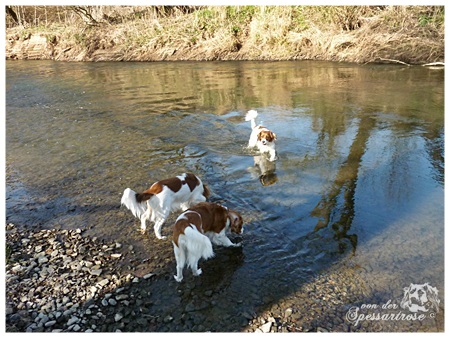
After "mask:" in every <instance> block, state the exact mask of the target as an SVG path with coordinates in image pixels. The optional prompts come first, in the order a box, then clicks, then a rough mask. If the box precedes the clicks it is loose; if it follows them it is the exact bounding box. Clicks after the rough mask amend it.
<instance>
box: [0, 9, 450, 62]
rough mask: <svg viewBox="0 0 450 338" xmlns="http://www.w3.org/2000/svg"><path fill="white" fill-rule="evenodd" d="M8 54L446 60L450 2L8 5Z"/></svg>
mask: <svg viewBox="0 0 450 338" xmlns="http://www.w3.org/2000/svg"><path fill="white" fill-rule="evenodd" d="M6 23H7V29H6V32H7V34H6V39H7V41H6V57H7V58H9V59H53V60H66V61H160V60H303V59H309V60H330V61H345V62H357V63H367V62H382V61H397V62H403V63H408V64H421V63H422V64H423V63H429V62H444V7H443V6H6Z"/></svg>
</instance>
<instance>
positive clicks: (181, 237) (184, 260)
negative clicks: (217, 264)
mask: <svg viewBox="0 0 450 338" xmlns="http://www.w3.org/2000/svg"><path fill="white" fill-rule="evenodd" d="M242 226H243V220H242V216H241V215H240V214H239V213H237V212H236V211H233V210H230V209H228V208H227V207H224V206H222V205H220V204H217V203H209V202H204V203H199V204H196V205H195V206H193V207H192V208H190V209H189V210H186V211H185V212H184V213H182V214H181V215H180V216H179V217H178V218H177V221H176V223H175V226H174V228H173V241H172V243H173V251H174V254H175V259H176V261H177V274H176V275H175V276H174V278H175V280H176V281H177V282H181V281H182V280H183V269H184V267H185V265H187V266H188V267H190V268H191V270H192V274H193V275H194V276H199V275H200V274H201V273H202V269H199V268H198V261H199V260H200V259H201V258H203V259H208V258H211V257H213V256H214V251H213V248H212V243H214V244H216V245H221V246H226V247H229V246H233V247H237V246H241V244H240V243H239V244H235V243H233V242H231V241H230V239H229V238H228V237H227V235H226V232H227V231H228V229H230V230H231V231H232V232H234V233H237V234H242V232H243V227H242Z"/></svg>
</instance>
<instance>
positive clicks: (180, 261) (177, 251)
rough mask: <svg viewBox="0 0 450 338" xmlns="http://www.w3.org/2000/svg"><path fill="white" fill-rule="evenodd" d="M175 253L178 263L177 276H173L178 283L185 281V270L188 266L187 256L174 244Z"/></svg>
mask: <svg viewBox="0 0 450 338" xmlns="http://www.w3.org/2000/svg"><path fill="white" fill-rule="evenodd" d="M173 252H174V253H175V260H176V261H177V274H176V275H175V276H173V278H175V280H176V281H177V282H181V281H182V280H183V269H184V265H185V264H186V255H185V253H184V250H183V249H180V248H179V247H178V246H177V245H176V244H175V243H173Z"/></svg>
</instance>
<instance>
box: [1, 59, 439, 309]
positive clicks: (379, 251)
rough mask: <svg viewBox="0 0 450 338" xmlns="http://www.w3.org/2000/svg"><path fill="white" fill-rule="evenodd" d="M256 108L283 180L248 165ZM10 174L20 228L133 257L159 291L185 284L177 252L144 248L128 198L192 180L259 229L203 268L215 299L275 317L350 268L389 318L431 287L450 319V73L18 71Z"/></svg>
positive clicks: (9, 129)
mask: <svg viewBox="0 0 450 338" xmlns="http://www.w3.org/2000/svg"><path fill="white" fill-rule="evenodd" d="M249 109H256V110H257V111H258V112H259V116H258V121H257V122H260V123H262V124H264V125H265V126H267V127H269V128H270V129H271V130H273V131H274V132H276V134H277V138H278V140H277V151H278V156H279V159H278V160H277V161H276V163H275V164H271V163H268V162H267V161H263V160H262V159H261V158H260V157H259V156H257V154H255V153H252V152H250V151H248V150H247V149H245V145H246V143H247V142H248V137H249V135H250V124H249V122H245V121H244V116H245V113H246V112H247V110H249ZM261 161H262V162H261ZM6 164H7V187H6V217H7V222H12V223H16V224H21V225H23V226H26V227H31V228H33V227H36V228H39V227H44V228H52V227H61V228H78V227H81V228H83V229H86V233H87V234H88V235H90V236H98V237H102V238H108V239H113V240H116V241H118V242H121V243H124V244H126V245H125V246H124V247H128V246H129V245H132V246H133V257H132V258H130V260H129V261H128V262H127V263H126V264H125V265H127V266H128V268H134V269H136V271H135V272H136V273H141V274H142V275H144V274H146V273H148V272H152V271H154V270H157V271H158V272H159V273H160V274H161V275H163V276H164V278H165V279H167V280H169V279H171V278H172V274H173V273H174V272H175V269H174V268H175V263H174V258H173V252H172V245H171V243H170V241H158V240H156V239H155V237H154V235H153V232H152V227H148V229H149V233H148V235H147V236H144V237H143V236H141V235H140V233H139V231H138V229H139V222H138V221H137V220H136V219H133V216H132V214H131V213H130V212H129V211H127V210H125V209H124V208H123V207H120V198H121V194H122V192H123V190H124V189H125V188H127V187H129V188H132V189H133V190H144V189H146V188H147V187H148V186H149V185H150V184H151V183H153V182H154V181H156V180H158V179H162V178H166V177H170V176H173V175H177V174H180V173H182V172H185V171H191V172H194V173H196V174H197V175H198V176H200V177H201V178H202V179H203V181H204V183H206V184H207V185H208V186H209V187H210V188H211V190H212V197H211V200H212V201H218V202H221V203H223V204H225V205H227V206H228V207H230V208H234V209H236V210H238V211H240V212H241V214H242V215H243V217H244V220H245V221H246V226H245V230H244V234H243V236H231V237H232V240H233V241H243V244H244V245H243V248H242V249H239V250H235V249H232V250H226V249H223V248H219V249H218V250H217V255H221V257H222V258H219V260H221V261H222V262H221V264H215V263H214V260H210V261H208V262H203V263H201V264H200V265H201V266H203V271H204V275H203V276H201V277H200V278H202V279H203V281H205V283H206V282H207V283H208V284H211V285H214V286H216V287H217V289H221V290H226V292H227V294H229V295H233V294H239V293H241V291H242V288H243V287H244V286H247V287H249V291H248V294H247V299H255V302H254V304H251V305H252V306H253V307H255V306H264V305H265V304H269V303H272V302H276V301H277V300H279V299H282V298H283V297H286V296H287V295H289V293H291V292H292V290H294V289H295V288H296V287H298V286H299V285H301V284H302V283H304V282H305V281H307V280H310V278H311V277H312V276H315V275H316V274H318V273H319V272H323V271H326V270H327V269H328V268H329V267H331V266H332V265H334V264H336V263H342V262H344V263H345V264H347V265H348V266H352V267H355V266H357V267H358V269H361V271H363V273H364V276H365V278H366V280H367V283H368V284H371V288H372V290H373V295H372V296H373V297H374V298H375V299H379V300H380V302H381V301H383V300H386V299H389V298H392V297H394V298H396V299H398V298H399V297H401V296H402V293H403V288H404V287H406V286H408V285H409V284H410V283H425V282H428V283H429V284H431V285H432V286H435V287H437V288H438V289H439V292H440V293H439V295H440V296H441V306H443V296H444V72H443V70H436V69H427V68H424V67H408V68H406V67H399V66H390V65H389V66H387V65H365V66H358V65H349V64H340V63H327V62H305V61H303V62H208V63H205V62H176V63H165V62H160V63H62V62H47V61H14V62H11V61H8V62H6ZM265 170H266V172H262V171H265ZM174 219H175V215H172V217H171V219H170V221H169V222H168V223H167V224H166V225H165V226H164V227H163V234H166V235H170V224H171V223H173V220H174ZM216 262H217V261H216ZM208 270H209V271H208ZM185 275H186V280H187V282H186V283H189V281H192V276H190V273H189V272H187V271H186V272H185ZM252 295H253V298H252ZM241 297H242V296H241ZM244 298H245V297H244ZM361 301H363V300H361ZM169 303H170V302H169ZM239 304H242V302H241V303H239ZM244 304H245V302H244ZM224 308H225V307H224ZM224 311H225V310H224Z"/></svg>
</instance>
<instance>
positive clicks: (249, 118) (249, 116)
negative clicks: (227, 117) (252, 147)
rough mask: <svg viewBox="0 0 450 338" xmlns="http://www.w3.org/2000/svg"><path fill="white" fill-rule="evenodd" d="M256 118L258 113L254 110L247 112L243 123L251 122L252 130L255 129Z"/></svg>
mask: <svg viewBox="0 0 450 338" xmlns="http://www.w3.org/2000/svg"><path fill="white" fill-rule="evenodd" d="M256 116H258V112H257V111H256V110H253V109H252V110H249V111H248V113H247V114H246V115H245V121H251V124H252V129H253V128H255V127H256V122H255V119H256Z"/></svg>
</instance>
